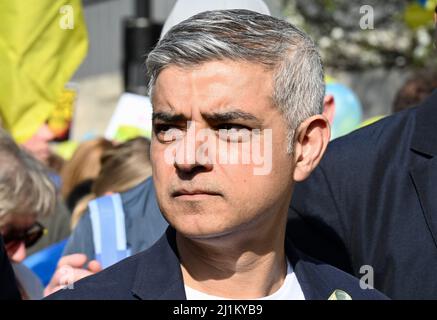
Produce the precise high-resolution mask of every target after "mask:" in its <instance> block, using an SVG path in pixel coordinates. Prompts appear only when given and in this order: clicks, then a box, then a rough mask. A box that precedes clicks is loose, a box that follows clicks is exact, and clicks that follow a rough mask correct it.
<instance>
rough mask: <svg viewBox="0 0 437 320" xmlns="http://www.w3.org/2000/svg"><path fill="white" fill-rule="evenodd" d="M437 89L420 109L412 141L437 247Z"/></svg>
mask: <svg viewBox="0 0 437 320" xmlns="http://www.w3.org/2000/svg"><path fill="white" fill-rule="evenodd" d="M436 141H437V90H435V91H434V93H433V94H432V96H431V97H430V98H428V99H427V100H426V101H425V102H424V103H423V105H421V106H420V107H418V108H417V113H416V124H415V130H414V134H413V138H412V141H411V150H412V151H413V152H414V153H415V159H416V160H417V161H416V163H414V164H412V167H411V169H410V175H411V178H412V180H413V182H414V186H415V188H416V191H417V194H418V197H419V201H420V205H421V206H422V210H423V213H424V215H425V219H426V222H427V224H428V228H429V230H430V231H431V234H432V237H433V239H434V244H435V245H436V246H437V142H436Z"/></svg>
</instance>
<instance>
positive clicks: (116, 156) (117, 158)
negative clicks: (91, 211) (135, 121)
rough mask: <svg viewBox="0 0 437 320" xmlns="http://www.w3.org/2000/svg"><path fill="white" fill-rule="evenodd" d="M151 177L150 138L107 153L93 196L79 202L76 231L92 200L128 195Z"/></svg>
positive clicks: (73, 221)
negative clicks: (130, 190) (121, 193)
mask: <svg viewBox="0 0 437 320" xmlns="http://www.w3.org/2000/svg"><path fill="white" fill-rule="evenodd" d="M151 174H152V166H151V163H150V141H149V140H148V139H146V138H143V137H139V138H135V139H132V140H129V141H127V142H125V143H122V144H119V145H117V146H113V147H111V148H109V149H107V150H106V151H104V152H103V154H102V157H101V169H100V172H99V174H98V176H97V178H96V179H95V180H94V182H93V184H92V187H91V190H92V192H91V194H89V195H88V196H85V197H84V198H83V199H82V200H81V201H79V203H78V204H77V205H76V207H75V208H74V210H73V214H72V217H71V227H72V229H74V227H75V226H76V225H77V223H78V222H79V220H80V218H81V217H82V215H83V213H84V212H85V211H86V209H87V207H88V203H89V202H90V201H91V200H93V199H95V198H97V197H101V196H103V195H105V194H109V193H116V192H124V191H126V190H128V189H130V188H132V187H134V186H136V185H137V184H139V183H141V182H142V181H144V180H146V179H147V178H148V177H149V176H150V175H151Z"/></svg>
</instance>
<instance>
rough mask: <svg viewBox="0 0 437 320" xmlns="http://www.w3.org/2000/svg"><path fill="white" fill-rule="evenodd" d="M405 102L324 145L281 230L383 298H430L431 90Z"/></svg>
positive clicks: (434, 236)
mask: <svg viewBox="0 0 437 320" xmlns="http://www.w3.org/2000/svg"><path fill="white" fill-rule="evenodd" d="M436 10H437V8H436ZM434 17H435V22H436V39H435V41H436V42H437V13H436V14H435V15H434ZM407 88H409V85H408V83H407V86H406V89H405V91H404V92H406V91H409V90H408V89H407ZM416 88H418V87H416ZM429 90H431V89H430V88H429ZM400 95H401V96H402V95H403V93H401V94H400ZM411 96H412V97H419V99H422V98H423V94H422V93H421V92H420V91H414V92H412V94H411ZM411 103H412V101H411V100H408V103H407V106H408V107H409V108H408V109H406V110H404V111H402V112H396V113H395V114H393V115H391V116H388V117H386V118H384V119H382V120H380V121H378V122H376V123H374V124H372V125H369V126H367V127H364V128H362V129H359V130H357V131H355V132H353V133H351V134H349V135H347V136H345V137H342V138H339V139H337V140H334V141H332V142H331V143H330V144H329V146H328V149H327V152H326V155H325V156H324V158H323V159H322V161H321V163H320V165H319V166H318V168H317V169H316V170H314V172H313V173H312V174H311V176H310V177H309V179H307V180H306V181H304V182H302V183H298V184H297V185H296V188H295V191H294V195H293V198H292V202H291V204H290V211H289V217H288V218H289V222H288V228H289V230H290V232H289V233H288V235H289V237H290V238H291V239H292V240H293V241H294V243H295V244H296V246H297V247H298V248H300V249H301V250H302V251H304V252H306V253H307V254H310V255H312V256H314V257H316V258H318V259H320V260H322V261H326V262H327V263H330V264H333V265H334V266H337V267H338V268H340V269H343V270H344V271H347V272H349V273H351V274H352V275H355V276H357V277H365V279H366V283H367V284H368V285H369V286H370V287H374V288H376V289H378V290H380V291H382V292H383V293H385V294H386V295H388V296H389V297H390V298H393V299H436V298H437V295H436V288H437V278H436V277H435V270H437V196H436V194H437V144H436V139H437V90H434V91H433V93H432V94H431V95H430V96H428V97H427V98H426V99H425V100H424V101H423V102H422V103H421V104H420V105H419V106H416V107H412V106H411ZM397 108H398V107H397ZM399 108H400V107H399Z"/></svg>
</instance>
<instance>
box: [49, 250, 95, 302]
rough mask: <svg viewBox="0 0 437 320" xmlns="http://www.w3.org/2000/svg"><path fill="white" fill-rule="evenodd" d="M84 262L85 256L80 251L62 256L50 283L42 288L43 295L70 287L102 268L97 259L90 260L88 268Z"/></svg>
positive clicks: (85, 260)
mask: <svg viewBox="0 0 437 320" xmlns="http://www.w3.org/2000/svg"><path fill="white" fill-rule="evenodd" d="M86 262H87V256H86V255H84V254H80V253H76V254H71V255H68V256H65V257H62V258H61V259H60V260H59V262H58V266H57V268H56V271H55V273H54V274H53V277H52V279H51V280H50V283H49V284H48V285H47V287H46V288H45V290H44V296H45V297H46V296H48V295H50V294H52V293H54V292H56V291H58V290H60V289H64V288H71V289H72V288H73V283H74V282H76V281H78V280H80V279H82V278H85V277H88V276H90V275H92V274H95V273H97V272H99V271H101V270H102V267H101V265H100V263H99V262H98V261H96V260H93V261H91V262H90V263H89V264H88V268H85V263H86Z"/></svg>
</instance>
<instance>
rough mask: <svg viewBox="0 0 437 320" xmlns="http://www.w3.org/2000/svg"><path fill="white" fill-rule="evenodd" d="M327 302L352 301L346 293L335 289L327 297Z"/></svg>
mask: <svg viewBox="0 0 437 320" xmlns="http://www.w3.org/2000/svg"><path fill="white" fill-rule="evenodd" d="M328 300H352V297H351V296H350V295H349V294H348V293H347V292H345V291H343V290H339V289H336V290H334V292H333V293H332V294H331V295H330V296H329V298H328Z"/></svg>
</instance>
